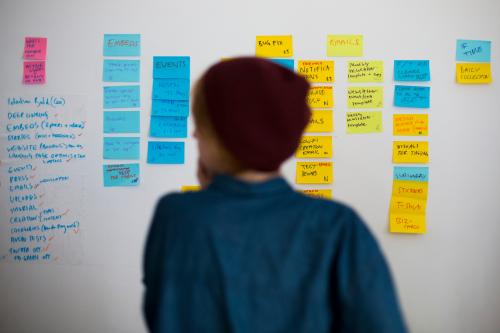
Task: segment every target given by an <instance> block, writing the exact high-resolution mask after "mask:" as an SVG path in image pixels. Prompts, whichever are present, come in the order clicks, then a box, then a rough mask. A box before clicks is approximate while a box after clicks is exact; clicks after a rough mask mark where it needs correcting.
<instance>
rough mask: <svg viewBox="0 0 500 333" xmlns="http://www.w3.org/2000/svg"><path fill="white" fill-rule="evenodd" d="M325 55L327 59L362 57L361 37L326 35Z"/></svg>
mask: <svg viewBox="0 0 500 333" xmlns="http://www.w3.org/2000/svg"><path fill="white" fill-rule="evenodd" d="M326 55H327V56H328V57H362V56H363V36H362V35H328V37H327V46H326Z"/></svg>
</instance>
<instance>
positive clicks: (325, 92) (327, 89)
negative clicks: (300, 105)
mask: <svg viewBox="0 0 500 333" xmlns="http://www.w3.org/2000/svg"><path fill="white" fill-rule="evenodd" d="M307 104H309V106H310V107H311V108H333V87H332V86H314V87H311V88H310V89H309V93H308V94H307Z"/></svg>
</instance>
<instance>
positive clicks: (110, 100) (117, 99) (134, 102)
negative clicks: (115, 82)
mask: <svg viewBox="0 0 500 333" xmlns="http://www.w3.org/2000/svg"><path fill="white" fill-rule="evenodd" d="M103 105H104V108H105V109H119V108H138V107H140V106H141V93H140V86H110V87H104V92H103Z"/></svg>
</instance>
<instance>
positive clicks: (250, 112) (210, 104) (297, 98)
mask: <svg viewBox="0 0 500 333" xmlns="http://www.w3.org/2000/svg"><path fill="white" fill-rule="evenodd" d="M203 90H204V94H205V99H206V106H207V111H208V114H209V118H210V120H211V121H212V124H213V126H214V129H215V131H216V133H217V135H218V136H219V138H220V140H221V141H222V144H223V145H224V147H226V149H228V150H229V152H230V153H231V154H233V156H234V157H235V158H236V159H238V160H239V161H240V162H242V163H243V164H244V165H245V166H246V167H248V168H251V169H255V170H261V171H274V170H277V169H278V168H279V166H280V165H281V163H282V162H283V161H285V160H286V159H287V158H288V157H290V156H291V155H292V154H293V153H294V152H295V150H296V149H297V147H298V144H299V140H300V137H301V135H302V132H303V130H304V128H305V126H306V125H307V123H308V122H309V118H310V116H311V111H310V109H309V106H308V105H307V102H306V95H307V92H308V90H309V83H308V82H307V81H306V80H305V79H304V78H303V77H301V76H299V75H297V74H296V73H294V72H292V71H290V70H288V69H287V68H285V67H283V66H281V65H278V64H275V63H273V62H271V61H268V60H265V59H261V58H255V57H242V58H234V59H231V60H227V61H223V62H220V63H217V64H215V65H213V66H212V67H210V68H209V69H208V71H207V72H206V73H205V75H204V76H203Z"/></svg>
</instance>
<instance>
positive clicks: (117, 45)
mask: <svg viewBox="0 0 500 333" xmlns="http://www.w3.org/2000/svg"><path fill="white" fill-rule="evenodd" d="M103 55H104V56H115V57H139V56H140V55H141V35H139V34H105V35H104V45H103Z"/></svg>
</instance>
